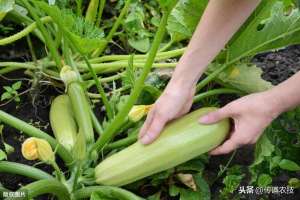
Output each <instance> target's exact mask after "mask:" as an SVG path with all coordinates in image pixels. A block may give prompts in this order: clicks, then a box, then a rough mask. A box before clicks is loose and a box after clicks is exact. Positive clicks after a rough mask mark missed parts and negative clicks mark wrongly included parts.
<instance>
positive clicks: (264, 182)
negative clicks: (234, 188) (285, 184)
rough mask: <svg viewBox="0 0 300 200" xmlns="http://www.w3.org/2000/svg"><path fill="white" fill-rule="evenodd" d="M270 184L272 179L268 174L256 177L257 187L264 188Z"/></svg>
mask: <svg viewBox="0 0 300 200" xmlns="http://www.w3.org/2000/svg"><path fill="white" fill-rule="evenodd" d="M271 183H272V177H271V176H270V175H269V174H261V175H260V176H259V177H258V181H257V184H258V186H259V187H266V186H269V185H271Z"/></svg>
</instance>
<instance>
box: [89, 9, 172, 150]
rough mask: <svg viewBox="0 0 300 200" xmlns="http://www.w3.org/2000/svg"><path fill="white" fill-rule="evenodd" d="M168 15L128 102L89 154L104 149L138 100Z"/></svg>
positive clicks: (157, 33) (164, 14) (166, 14)
mask: <svg viewBox="0 0 300 200" xmlns="http://www.w3.org/2000/svg"><path fill="white" fill-rule="evenodd" d="M169 14H170V11H168V12H164V13H163V16H162V19H161V22H160V26H159V28H158V30H157V32H156V35H155V38H154V40H153V44H152V47H151V49H150V52H149V56H148V58H147V61H146V63H145V66H144V68H143V71H142V73H141V75H140V77H139V78H138V80H137V81H136V83H135V85H134V88H133V90H132V92H131V94H130V96H129V98H128V101H127V102H126V104H125V105H124V106H123V108H122V109H121V111H120V112H119V113H118V114H117V116H116V117H115V118H114V120H113V121H112V122H111V123H110V124H109V126H108V127H107V128H106V129H105V130H104V132H103V134H102V136H101V137H100V138H99V139H98V140H97V141H96V143H95V144H94V145H93V147H92V149H91V152H93V151H94V150H99V149H102V148H103V147H104V145H105V144H106V143H107V142H109V141H110V140H111V139H112V138H113V136H114V134H115V131H117V130H118V129H119V127H120V126H121V125H122V124H123V122H124V120H125V119H126V117H127V115H128V113H129V111H130V109H131V108H132V106H133V105H134V104H135V102H136V100H137V99H138V97H139V95H140V93H141V91H142V89H143V86H144V82H145V79H146V78H147V76H148V74H149V72H150V71H151V67H152V64H153V62H154V59H155V55H156V53H157V51H158V48H159V44H160V43H161V40H162V39H163V36H164V33H165V30H166V24H167V21H168V17H169Z"/></svg>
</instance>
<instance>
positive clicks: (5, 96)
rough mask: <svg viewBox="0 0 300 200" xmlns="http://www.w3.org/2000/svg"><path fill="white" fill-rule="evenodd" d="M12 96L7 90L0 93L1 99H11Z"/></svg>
mask: <svg viewBox="0 0 300 200" xmlns="http://www.w3.org/2000/svg"><path fill="white" fill-rule="evenodd" d="M11 98H12V95H11V94H10V93H8V92H4V93H3V94H2V95H1V101H3V100H5V99H11Z"/></svg>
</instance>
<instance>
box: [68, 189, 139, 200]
mask: <svg viewBox="0 0 300 200" xmlns="http://www.w3.org/2000/svg"><path fill="white" fill-rule="evenodd" d="M93 192H100V193H103V194H110V196H112V197H113V198H117V199H122V200H142V198H140V197H138V196H136V195H135V194H133V193H131V192H129V191H127V190H124V189H121V188H118V187H112V186H90V187H86V188H83V189H80V190H77V191H76V192H75V193H74V197H75V198H76V199H85V198H90V196H91V195H92V193H93Z"/></svg>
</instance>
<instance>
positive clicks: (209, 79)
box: [196, 62, 231, 92]
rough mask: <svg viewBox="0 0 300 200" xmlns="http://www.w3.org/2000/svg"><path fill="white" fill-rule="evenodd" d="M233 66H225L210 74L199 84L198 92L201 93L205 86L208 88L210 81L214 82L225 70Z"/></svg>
mask: <svg viewBox="0 0 300 200" xmlns="http://www.w3.org/2000/svg"><path fill="white" fill-rule="evenodd" d="M230 64H231V62H230V63H228V64H224V65H223V66H222V67H219V68H218V69H216V70H215V71H214V72H212V73H211V74H209V75H208V76H207V77H206V78H205V79H203V80H202V81H201V82H200V83H199V84H197V88H196V91H197V92H199V91H200V90H201V89H202V88H203V87H204V86H206V85H207V84H208V83H209V82H210V81H212V80H214V79H215V78H216V77H217V76H218V75H219V74H220V73H221V72H222V71H223V70H225V69H226V68H227V67H228V66H229V65H230Z"/></svg>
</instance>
